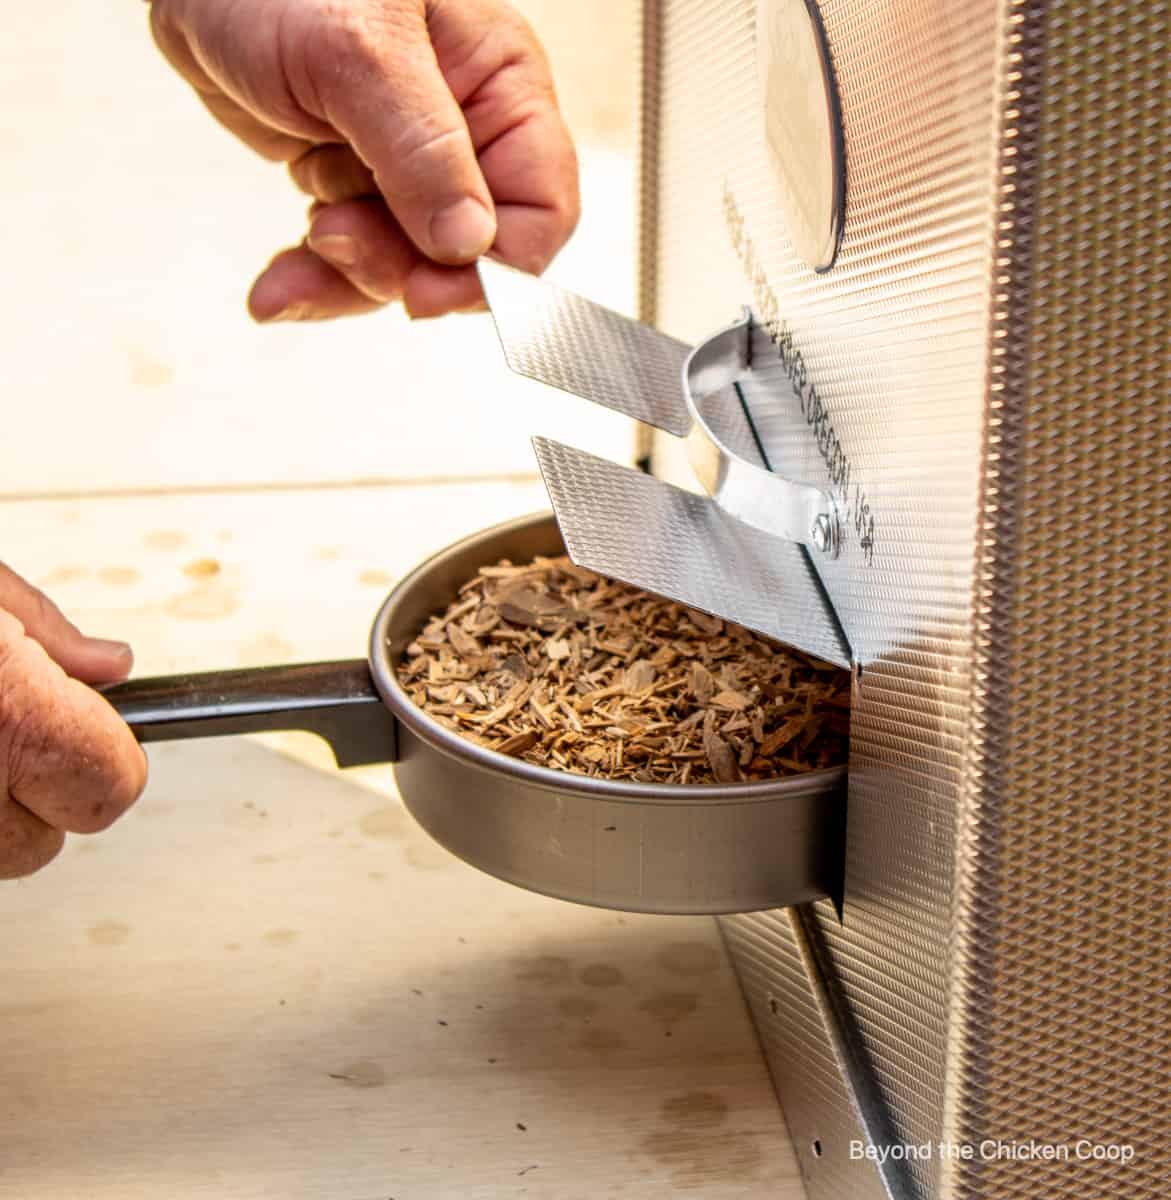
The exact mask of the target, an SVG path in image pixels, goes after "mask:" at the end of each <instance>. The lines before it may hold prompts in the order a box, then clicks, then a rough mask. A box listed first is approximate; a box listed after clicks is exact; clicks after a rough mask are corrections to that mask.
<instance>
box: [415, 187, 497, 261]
mask: <svg viewBox="0 0 1171 1200" xmlns="http://www.w3.org/2000/svg"><path fill="white" fill-rule="evenodd" d="M495 237H496V221H495V219H494V218H493V216H492V214H491V213H490V212H489V211H488V210H487V209H486V208H485V207H484V206H483V205H482V204H481V203H480V202H479V201H478V200H473V199H472V198H471V197H470V196H465V197H464V198H463V199H462V200H457V201H456V202H455V203H454V204H451V205H448V207H447V208H442V209H440V210H439V212H437V213H436V214H435V215H434V216H433V217H432V218H431V241H432V243H433V244H434V246H435V249H436V251H437V252H438V253H439V254H442V255H443V257H444V258H450V259H453V260H454V261H456V262H470V261H471V260H472V259H473V258H478V257H479V256H480V255H481V254H483V253H484V251H485V250H487V249H488V247H489V246H491V245H492V240H493V239H494V238H495Z"/></svg>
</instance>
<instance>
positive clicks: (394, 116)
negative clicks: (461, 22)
mask: <svg viewBox="0 0 1171 1200" xmlns="http://www.w3.org/2000/svg"><path fill="white" fill-rule="evenodd" d="M331 34H332V36H328V37H321V38H319V39H316V46H315V49H314V64H313V67H314V69H313V72H312V73H313V75H314V80H313V83H314V87H315V90H316V93H317V95H318V97H319V98H320V102H321V105H322V107H323V109H324V113H323V115H324V116H325V118H326V119H327V120H328V121H329V123H330V124H331V125H332V126H333V127H334V128H335V129H336V130H337V131H338V132H339V133H340V134H342V136H344V137H345V138H347V139H348V140H349V142H350V143H351V144H352V145H353V147H354V149H355V150H356V151H357V153H358V155H359V157H360V158H362V160H363V161H364V162H365V163H366V164H367V165H368V166H369V167H370V169H371V170H372V171H373V172H374V177H375V180H376V181H377V183H378V188H379V191H380V192H381V193H382V195H383V196H384V197H385V199H386V202H387V205H388V206H389V208H390V210H391V212H392V213H394V215H395V217H396V218H397V219H398V222H399V224H400V225H401V226H402V227H403V229H404V230H405V231H406V234H407V236H408V237H409V238H410V239H411V241H413V242H414V243H415V245H416V246H417V247H418V248H419V250H421V251H422V253H423V254H425V255H426V256H427V257H428V258H430V259H432V260H433V261H435V262H440V263H448V264H453V265H454V264H460V263H468V262H472V261H473V260H474V259H476V258H478V257H479V256H480V255H481V254H483V253H484V251H486V250H487V249H488V247H489V246H491V244H492V242H493V239H494V238H495V236H496V215H495V210H494V207H493V204H492V197H491V193H490V192H489V191H488V185H487V184H486V183H485V181H484V176H483V175H482V174H481V172H480V167H479V164H478V163H477V162H476V152H475V147H474V146H473V145H472V138H471V134H470V133H469V132H468V126H467V122H466V121H465V120H464V115H463V112H462V110H461V109H460V106H459V104H458V103H456V100H455V97H454V96H453V95H452V94H451V89H450V88H449V87H448V85H447V82H446V80H445V79H444V78H443V74H442V72H441V71H440V68H439V62H438V60H437V59H436V56H435V51H434V49H433V47H432V45H431V38H430V34H429V32H428V29H427V21H426V15H425V11H424V6H423V5H422V4H399V5H386V6H381V7H380V15H379V17H378V18H377V19H374V18H367V19H365V20H361V21H356V22H347V23H345V25H344V26H343V27H342V29H341V30H340V31H338V30H336V29H334V30H331Z"/></svg>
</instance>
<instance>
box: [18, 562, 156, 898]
mask: <svg viewBox="0 0 1171 1200" xmlns="http://www.w3.org/2000/svg"><path fill="white" fill-rule="evenodd" d="M132 661H133V660H132V658H131V654H130V647H129V646H126V645H124V644H122V643H120V642H107V641H102V640H99V639H96V638H87V637H85V636H83V635H82V634H81V633H80V632H79V631H78V630H77V629H76V628H75V627H74V626H73V625H71V624H70V623H69V622H68V621H67V620H66V619H65V618H64V617H63V616H62V615H61V613H60V611H59V610H58V609H57V608H56V607H55V606H54V605H53V604H52V603H51V601H49V600H48V599H47V598H46V597H45V596H44V595H43V594H42V593H41V592H39V591H37V589H36V588H34V587H32V586H31V585H30V584H28V583H26V582H25V581H24V580H23V579H21V578H20V576H19V575H16V574H15V573H14V572H12V571H10V570H9V569H8V568H7V567H5V566H4V565H3V564H0V879H13V878H16V877H18V876H21V875H29V874H31V873H32V872H33V871H36V870H39V869H40V868H41V867H43V866H44V865H45V864H46V863H48V862H50V861H51V860H52V859H53V858H54V857H55V856H56V854H57V853H58V851H59V850H60V849H61V846H62V845H63V843H64V841H65V834H66V833H97V832H98V831H99V830H102V829H105V828H106V827H107V826H108V825H110V824H111V822H113V821H114V820H116V819H117V818H118V817H119V816H121V814H122V813H123V812H125V811H126V809H127V808H129V807H130V805H131V804H133V802H134V801H135V799H137V797H138V795H139V793H140V792H141V791H142V788H143V785H144V784H145V783H146V759H145V757H144V756H143V753H142V750H141V749H140V748H139V746H138V743H137V742H136V741H135V740H134V737H133V736H132V734H131V733H130V730H129V729H128V728H127V727H126V725H125V724H124V723H123V721H122V719H121V718H120V717H119V716H118V715H117V713H115V712H114V710H113V709H112V708H111V707H110V706H109V705H108V704H107V703H106V702H105V700H103V699H102V698H101V696H100V695H98V693H97V692H96V691H94V690H93V688H92V687H89V686H87V685H88V684H98V683H112V682H115V681H116V680H119V679H124V678H125V677H126V676H127V674H129V672H130V667H131V664H132Z"/></svg>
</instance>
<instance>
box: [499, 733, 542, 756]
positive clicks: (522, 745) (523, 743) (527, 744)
mask: <svg viewBox="0 0 1171 1200" xmlns="http://www.w3.org/2000/svg"><path fill="white" fill-rule="evenodd" d="M540 740H541V735H540V734H539V733H537V731H536V730H535V729H530V730H528V731H527V732H526V733H514V734H513V735H512V737H510V738H505V739H504V741H502V742H501V743H500V745H499V746H497V747H496V749H497V750H499V751H500V753H501V754H523V753H524V752H525V751H526V750H531V749H532V748H533V747H534V746H535V745H536V744H537V743H538V742H539V741H540Z"/></svg>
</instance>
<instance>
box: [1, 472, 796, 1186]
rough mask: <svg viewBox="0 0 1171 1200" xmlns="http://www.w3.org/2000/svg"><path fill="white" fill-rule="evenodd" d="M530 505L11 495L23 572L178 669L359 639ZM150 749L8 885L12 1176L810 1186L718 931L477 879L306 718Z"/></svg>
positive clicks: (155, 661)
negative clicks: (426, 570) (440, 566)
mask: <svg viewBox="0 0 1171 1200" xmlns="http://www.w3.org/2000/svg"><path fill="white" fill-rule="evenodd" d="M538 500H539V494H538V493H537V491H536V489H535V488H523V487H517V488H507V487H496V488H488V487H485V486H483V485H468V486H467V487H464V488H460V487H451V488H439V489H427V488H406V489H355V490H352V491H351V490H344V491H326V492H317V493H288V494H275V495H273V494H266V493H262V494H258V495H238V496H207V497H166V496H163V497H155V498H152V499H149V500H145V499H138V500H106V501H89V502H86V503H84V504H67V503H58V502H38V503H36V504H12V503H9V504H4V505H0V510H2V515H3V516H4V518H5V529H6V534H5V536H6V539H7V540H6V545H5V554H6V556H7V557H8V558H9V560H10V561H12V562H13V564H14V565H16V566H18V567H21V568H23V569H24V570H26V571H27V572H28V573H29V574H30V575H32V576H33V577H36V578H40V579H42V580H44V581H46V582H47V583H48V585H49V586H50V589H51V590H53V591H55V592H56V593H57V594H58V596H59V598H60V599H61V600H62V602H63V604H64V605H65V607H66V608H67V609H68V610H69V612H70V613H71V615H73V616H74V617H75V618H76V619H78V620H79V621H80V622H81V623H83V624H84V625H86V626H87V627H94V628H95V631H100V632H103V633H107V634H114V635H121V636H129V637H131V638H132V639H133V640H134V641H135V643H136V646H137V649H138V651H139V657H140V661H141V662H142V663H143V665H144V666H145V667H147V669H150V670H167V669H176V668H181V667H183V668H192V667H195V668H211V667H215V666H230V665H236V664H237V663H239V662H244V661H251V662H256V661H262V660H263V659H265V658H274V657H275V658H282V657H284V658H289V659H296V658H308V657H321V656H325V655H335V654H336V655H342V654H349V653H359V652H360V651H361V647H362V643H363V640H364V635H365V625H366V623H367V622H368V620H369V618H370V615H371V614H372V612H373V609H374V607H375V604H376V602H377V600H378V598H379V597H380V595H381V593H382V592H383V591H384V590H385V588H386V586H387V584H388V581H389V578H390V577H392V576H394V575H396V574H398V573H401V571H402V570H404V569H405V568H406V567H407V566H409V565H410V564H411V562H413V561H415V560H417V558H419V557H421V556H422V554H423V552H424V551H425V550H430V549H434V548H435V547H436V546H437V545H439V544H440V543H441V542H442V541H445V540H448V539H449V538H451V537H454V536H456V535H457V534H458V533H460V532H466V531H467V530H468V529H470V528H471V527H473V526H474V525H476V524H479V523H483V522H487V521H490V520H495V519H500V518H503V517H505V516H508V515H511V514H512V513H515V512H521V511H526V510H528V509H531V508H533V507H536V506H537V502H538ZM213 567H214V569H213ZM286 751H292V753H288V752H286ZM150 756H151V771H152V775H151V782H150V785H149V789H148V792H147V795H146V796H145V798H144V799H143V800H142V801H141V803H140V805H139V806H138V808H137V809H136V810H135V811H133V812H132V813H131V814H129V815H128V816H127V817H126V818H125V819H124V821H123V822H122V823H120V824H119V825H118V826H116V827H115V828H114V829H112V830H111V831H109V832H108V833H107V834H105V835H102V836H99V837H96V838H89V839H82V838H78V839H72V840H71V841H70V844H69V846H68V848H67V850H66V852H65V853H64V855H63V857H62V858H61V859H60V860H59V861H58V862H57V863H56V864H54V865H53V866H52V867H51V868H49V869H48V870H46V871H45V872H43V873H42V874H40V875H38V876H36V877H34V878H32V879H30V880H27V881H23V882H20V883H10V884H5V885H0V913H2V920H3V925H4V930H5V939H4V940H5V966H4V974H3V987H2V991H0V1196H3V1197H5V1198H7V1197H10V1196H11V1197H20V1198H21V1200H50V1198H51V1200H61V1198H62V1197H66V1196H70V1197H72V1196H85V1197H86V1198H87V1200H146V1198H147V1197H149V1198H150V1200H155V1198H156V1197H158V1196H167V1197H175V1198H177V1200H185V1198H188V1197H190V1198H193V1200H212V1198H216V1200H219V1198H228V1197H230V1198H231V1200H252V1198H260V1197H263V1198H266V1200H267V1198H269V1197H271V1198H274V1200H275V1198H278V1197H279V1198H280V1200H390V1198H392V1197H393V1198H394V1200H435V1198H439V1197H465V1198H472V1200H476V1198H481V1197H483V1198H487V1197H508V1196H525V1197H548V1198H549V1200H577V1198H580V1200H586V1198H593V1197H597V1196H606V1195H621V1196H629V1197H648V1198H650V1197H654V1198H658V1197H669V1196H675V1195H696V1196H703V1197H711V1198H713V1200H723V1198H725V1197H727V1198H731V1197H752V1198H757V1197H760V1198H762V1200H763V1198H766V1197H768V1198H773V1200H789V1198H795V1197H797V1196H800V1194H801V1192H800V1187H799V1184H798V1182H797V1176H796V1167H795V1163H794V1160H793V1157H792V1152H791V1149H790V1147H789V1145H788V1142H787V1138H786V1134H785V1129H784V1124H783V1120H782V1118H781V1115H780V1112H779V1109H778V1108H777V1105H776V1102H775V1099H774V1096H773V1092H772V1089H771V1087H770V1084H769V1080H768V1077H767V1074H766V1071H765V1067H764V1064H763V1060H762V1058H761V1055H760V1052H759V1048H758V1046H757V1043H756V1040H755V1036H754V1034H753V1031H752V1029H751V1027H750V1025H749V1023H748V1020H747V1017H746V1015H745V1012H744V1009H743V1006H742V1002H741V998H740V995H739V992H738V989H737V986H736V983H735V980H734V978H733V976H732V973H731V971H730V968H729V965H728V963H727V961H726V959H725V957H724V953H723V949H722V947H721V945H720V943H719V940H718V937H717V933H716V928H715V925H714V922H712V921H710V920H707V919H702V918H678V917H647V916H624V915H621V914H616V913H610V912H604V911H594V910H590V909H587V908H582V907H577V906H573V905H569V904H563V903H560V902H558V901H554V900H549V899H545V898H542V897H539V896H535V895H530V894H528V893H525V892H522V891H520V890H518V889H516V888H513V887H511V886H509V885H507V884H504V883H501V882H498V881H496V880H493V879H490V878H488V877H486V876H483V875H480V874H479V873H477V872H475V871H473V870H472V869H471V868H469V867H466V866H465V865H464V864H462V863H460V862H458V861H457V860H455V859H454V858H452V857H451V856H450V855H448V854H447V853H446V852H445V851H443V850H441V849H439V848H438V847H437V846H435V845H434V844H433V843H432V842H430V841H429V839H428V838H427V837H426V836H425V835H424V834H423V833H422V832H421V831H419V830H418V829H417V828H416V827H415V826H414V824H413V823H412V822H411V820H410V818H409V817H408V816H407V815H406V814H405V812H404V811H403V810H402V808H401V805H400V804H399V802H398V800H397V798H396V796H395V793H394V789H393V783H392V779H391V775H390V770H389V768H385V767H376V768H364V769H362V770H359V771H351V772H345V773H342V772H337V771H336V770H334V769H332V768H331V767H330V766H329V764H328V760H327V757H326V755H325V754H324V753H323V751H322V749H321V747H320V744H319V743H316V742H314V740H313V739H311V738H307V737H303V736H296V735H293V736H290V737H287V738H283V739H276V740H275V741H274V740H271V739H270V740H269V741H268V742H265V743H262V742H259V741H257V740H253V739H227V740H220V741H215V742H206V743H191V744H185V745H174V746H159V747H154V748H152V750H151V755H150Z"/></svg>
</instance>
